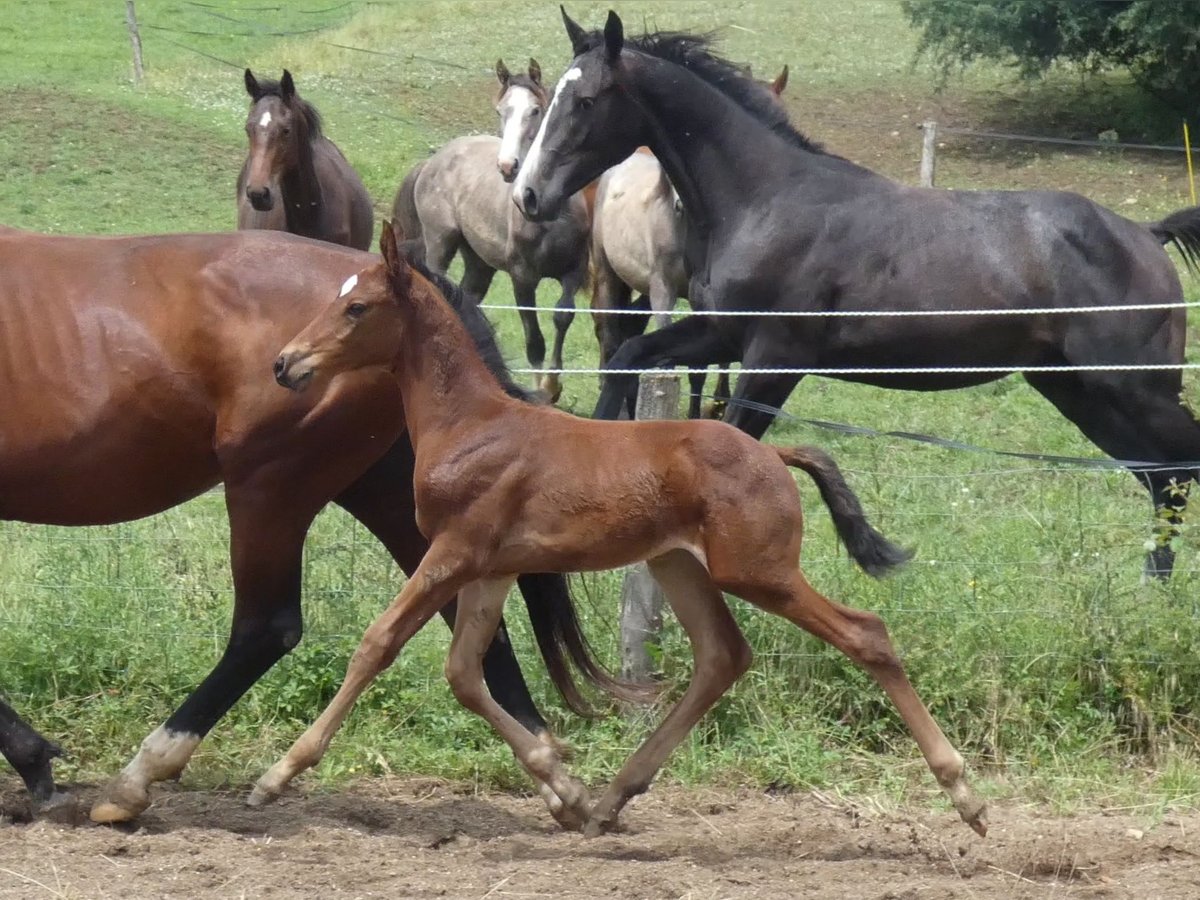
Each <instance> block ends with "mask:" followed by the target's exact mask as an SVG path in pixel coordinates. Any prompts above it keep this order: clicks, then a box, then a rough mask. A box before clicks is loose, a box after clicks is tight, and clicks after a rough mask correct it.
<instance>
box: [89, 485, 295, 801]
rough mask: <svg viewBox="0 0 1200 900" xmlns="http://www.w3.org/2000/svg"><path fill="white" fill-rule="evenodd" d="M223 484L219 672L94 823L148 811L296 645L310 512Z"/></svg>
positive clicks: (108, 793)
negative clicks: (158, 792) (225, 623)
mask: <svg viewBox="0 0 1200 900" xmlns="http://www.w3.org/2000/svg"><path fill="white" fill-rule="evenodd" d="M257 487H258V485H254V486H246V487H243V486H240V485H238V484H237V483H236V482H235V483H233V484H227V485H226V488H225V502H226V506H227V507H228V510H229V528H230V556H231V561H232V565H233V589H234V604H233V623H232V625H231V627H230V635H229V643H228V644H227V645H226V647H225V652H224V654H223V655H222V656H221V659H220V661H219V662H218V663H217V665H216V667H215V668H214V669H213V670H212V672H210V673H209V675H208V677H207V678H205V679H204V681H202V682H201V683H200V686H199V687H197V688H196V690H195V691H193V692H192V694H191V695H190V696H189V697H188V698H187V699H186V700H185V701H184V702H183V705H182V706H180V707H179V709H177V710H176V711H175V712H174V713H173V714H172V715H171V717H170V718H168V719H167V721H166V722H165V723H164V724H163V725H161V726H159V727H158V728H157V729H155V730H154V731H153V732H152V733H151V734H150V736H149V737H147V738H146V739H145V740H144V741H143V742H142V746H141V749H139V750H138V752H137V755H136V756H134V758H133V760H131V761H130V763H129V764H128V765H127V766H126V767H125V768H124V769H123V770H122V771H121V772H120V774H118V775H117V776H116V777H115V778H114V779H113V780H112V781H110V782H109V784H108V785H107V786H106V787H105V788H104V790H103V791H102V792H101V794H100V797H99V799H98V800H97V801H96V803H95V805H94V806H93V807H92V813H91V815H92V819H93V821H96V822H110V823H111V822H124V821H127V820H129V819H132V818H134V817H135V816H137V815H138V814H139V813H140V812H142V811H143V810H144V809H145V808H146V807H147V806H149V805H150V785H151V784H153V783H154V782H156V781H165V780H167V779H170V778H175V777H177V776H178V775H179V774H180V773H181V772H182V771H183V769H184V767H185V766H186V765H187V762H188V760H189V759H190V758H191V756H192V753H193V751H194V750H195V749H196V746H197V745H198V744H199V743H200V740H201V739H202V738H203V737H204V736H205V735H206V734H208V732H209V730H210V729H211V728H212V727H213V725H215V724H216V723H217V721H218V720H219V719H220V718H221V717H222V716H223V715H225V713H226V712H228V711H229V708H230V707H231V706H233V704H234V703H236V702H237V701H238V700H239V699H240V698H241V696H242V695H243V694H245V693H246V691H247V690H249V689H250V687H251V686H252V685H253V684H254V683H255V682H257V681H258V680H259V679H260V678H261V677H262V676H263V675H264V674H265V673H266V672H267V670H269V669H270V668H271V667H272V666H273V665H275V663H276V662H278V661H279V660H280V659H281V658H282V657H283V656H284V655H285V654H287V653H288V652H289V651H290V650H291V649H292V648H293V647H295V646H296V644H298V643H299V642H300V636H301V633H302V631H303V621H302V618H301V612H300V580H301V553H302V549H303V546H304V536H305V534H307V532H308V528H309V525H310V524H311V523H312V519H313V517H314V516H315V515H316V510H315V509H296V508H289V506H287V505H285V503H284V502H283V501H282V499H281V498H280V497H279V496H278V494H277V493H273V494H267V495H265V496H266V497H267V498H268V499H269V500H270V502H266V501H264V499H263V497H264V495H263V494H261V493H259V491H258V490H256V488H257Z"/></svg>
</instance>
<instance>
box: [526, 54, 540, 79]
mask: <svg viewBox="0 0 1200 900" xmlns="http://www.w3.org/2000/svg"><path fill="white" fill-rule="evenodd" d="M529 80H530V81H532V82H533V83H534V84H541V83H542V67H541V66H539V65H538V61H537V60H536V59H534V58H533V57H530V58H529Z"/></svg>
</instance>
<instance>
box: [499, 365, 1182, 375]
mask: <svg viewBox="0 0 1200 900" xmlns="http://www.w3.org/2000/svg"><path fill="white" fill-rule="evenodd" d="M1192 369H1200V363H1145V364H1144V365H1134V364H1125V363H1114V364H1111V365H1095V366H999V365H997V366H927V367H922V366H893V367H890V368H889V367H882V366H881V367H876V368H872V367H862V368H838V367H834V368H829V369H812V368H804V369H788V368H767V369H761V368H742V369H739V368H731V367H729V366H719V365H718V366H714V367H713V368H686V367H683V366H679V367H676V368H675V369H673V370H672V371H675V372H678V373H680V374H685V375H692V374H702V373H707V374H709V375H988V374H995V373H1002V374H1006V375H1014V374H1016V373H1018V372H1033V373H1036V374H1054V373H1063V372H1179V371H1184V372H1186V371H1191V370H1192ZM509 371H510V372H512V373H513V374H514V375H648V374H651V373H653V372H662V371H663V369H661V368H659V369H602V368H582V369H567V368H563V369H550V368H546V369H532V368H524V369H510V370H509Z"/></svg>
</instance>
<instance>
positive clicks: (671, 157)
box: [513, 11, 1200, 577]
mask: <svg viewBox="0 0 1200 900" xmlns="http://www.w3.org/2000/svg"><path fill="white" fill-rule="evenodd" d="M563 18H564V21H565V23H566V26H567V33H568V35H569V37H570V40H571V46H572V52H573V54H574V57H575V58H574V60H573V62H572V63H571V66H570V68H569V70H568V73H567V76H564V78H563V79H562V80H561V81H560V82H559V85H558V88H557V91H556V95H555V97H556V99H555V100H554V101H553V102H552V104H551V107H550V112H549V114H548V115H547V116H546V117H545V118H544V119H543V122H542V126H541V129H540V131H539V132H538V136H537V138H536V139H535V140H534V144H533V147H532V148H531V149H530V152H529V155H528V159H527V162H526V164H525V166H524V167H523V168H522V170H521V173H520V174H519V175H518V176H517V179H516V182H515V183H514V186H513V199H514V200H515V201H516V203H517V204H518V205H519V206H520V207H521V208H522V209H523V211H524V212H525V213H526V214H527V215H528V216H530V217H531V218H533V219H535V220H537V219H542V218H544V217H548V216H553V215H555V214H556V212H557V210H558V209H559V208H560V206H561V205H562V203H563V201H564V199H565V198H566V197H569V196H571V195H572V193H573V192H574V191H576V190H578V189H579V188H580V187H581V186H582V185H585V184H587V183H588V182H589V181H590V180H591V179H593V178H595V177H596V176H597V175H598V174H599V173H600V172H602V171H604V170H605V169H607V168H608V167H610V166H612V165H613V164H615V163H617V162H619V161H620V160H622V159H624V158H625V157H626V156H628V155H629V154H630V153H631V152H633V150H634V149H635V148H636V147H638V146H639V145H641V144H647V145H648V146H649V147H650V149H651V150H653V151H654V155H655V156H656V157H657V158H658V159H659V161H660V162H661V163H662V164H663V166H664V167H665V168H666V170H667V174H668V175H669V176H670V179H671V183H672V184H673V185H674V186H675V188H676V190H677V191H678V192H679V195H680V197H681V198H682V200H683V205H684V211H685V214H686V216H687V220H688V238H687V241H688V242H687V263H688V267H689V270H690V272H691V281H690V285H689V287H690V296H691V299H692V302H693V304H694V305H697V306H700V307H701V308H704V309H712V310H715V311H755V312H758V311H761V312H763V313H764V315H762V316H755V317H735V318H731V317H723V318H722V317H705V316H692V317H689V318H686V319H684V320H682V321H679V322H676V323H674V324H672V325H670V326H669V327H667V328H664V329H662V330H660V331H656V332H653V333H651V334H647V335H644V336H642V337H638V338H635V339H633V340H630V341H627V342H626V343H625V344H624V345H623V346H622V347H621V349H620V350H619V351H618V352H617V353H616V354H615V355H614V356H613V358H612V359H611V360H610V363H609V365H610V366H611V367H612V368H614V369H641V368H646V367H655V366H671V365H685V366H693V367H694V366H707V365H709V364H710V363H724V364H728V363H732V362H735V361H740V362H741V363H742V365H743V366H744V367H746V368H747V369H817V370H822V369H827V370H842V371H836V372H831V373H830V374H831V376H832V377H836V378H843V379H847V380H852V381H859V382H863V383H867V384H874V385H879V386H882V387H891V388H900V389H905V390H922V391H931V390H945V389H948V388H956V387H965V386H967V385H973V384H981V383H984V382H987V381H991V380H994V379H996V378H1000V377H1002V376H1003V375H1005V374H1007V373H1006V371H1005V370H1006V369H1009V368H1012V367H1019V368H1027V367H1047V368H1051V369H1054V368H1060V367H1079V368H1075V369H1070V370H1067V369H1065V368H1064V371H1048V372H1047V371H1029V372H1026V373H1025V378H1026V380H1027V381H1028V382H1029V383H1030V384H1031V385H1032V386H1033V387H1034V388H1035V389H1036V390H1038V391H1039V392H1040V393H1041V394H1042V395H1043V396H1044V397H1046V399H1047V400H1049V401H1050V402H1051V403H1053V404H1054V406H1055V407H1057V408H1058V410H1059V411H1060V412H1061V413H1062V414H1063V415H1064V416H1066V417H1067V418H1068V419H1070V420H1071V421H1072V422H1074V423H1075V425H1076V426H1077V427H1078V428H1079V429H1080V430H1081V431H1082V432H1083V433H1084V435H1086V436H1087V437H1088V438H1089V439H1090V440H1091V441H1092V442H1093V443H1094V444H1096V446H1097V447H1099V448H1100V449H1101V450H1103V451H1104V452H1105V453H1107V454H1109V455H1110V456H1112V457H1114V458H1116V459H1118V460H1123V461H1129V462H1130V463H1131V465H1130V466H1129V467H1130V468H1131V469H1132V470H1133V471H1134V472H1135V474H1136V475H1137V477H1138V479H1139V480H1140V481H1141V482H1142V483H1143V484H1144V485H1145V486H1146V487H1147V488H1148V489H1149V491H1150V493H1151V495H1152V497H1153V500H1154V504H1155V507H1156V510H1157V512H1158V520H1157V521H1158V523H1159V524H1158V525H1157V526H1156V529H1155V547H1154V549H1153V550H1152V551H1151V553H1150V554H1149V557H1148V559H1147V573H1148V574H1153V575H1159V576H1164V577H1165V576H1167V575H1169V574H1170V571H1171V568H1172V566H1173V563H1174V553H1173V551H1172V549H1171V546H1170V544H1171V539H1172V537H1174V535H1175V534H1177V532H1178V524H1179V522H1180V520H1181V516H1182V513H1183V509H1184V505H1185V503H1186V488H1187V486H1188V485H1189V483H1190V482H1192V481H1194V480H1195V479H1196V477H1197V468H1196V466H1197V464H1200V424H1198V423H1197V421H1196V420H1195V418H1194V417H1193V416H1192V414H1191V413H1190V412H1189V411H1188V410H1187V409H1186V408H1185V407H1184V405H1183V404H1182V403H1181V401H1180V389H1181V386H1182V373H1181V371H1180V369H1179V368H1177V367H1178V366H1179V364H1181V363H1182V362H1183V360H1184V341H1185V337H1186V335H1185V330H1186V315H1185V311H1184V309H1182V308H1171V309H1143V310H1138V309H1113V310H1112V311H1102V312H1094V313H1060V314H1056V313H1053V312H1050V313H1047V312H1033V311H1034V310H1044V309H1054V310H1070V309H1075V308H1079V307H1094V306H1099V307H1122V306H1126V305H1139V304H1140V305H1146V304H1180V303H1182V301H1183V293H1182V290H1181V287H1180V283H1179V277H1178V275H1177V273H1176V270H1175V266H1174V264H1173V263H1172V261H1171V259H1170V258H1169V257H1168V256H1167V254H1166V252H1165V251H1164V249H1163V247H1162V244H1163V243H1164V242H1167V241H1173V242H1175V243H1176V245H1177V246H1179V248H1180V249H1181V251H1182V252H1183V255H1184V257H1185V259H1186V260H1188V261H1189V262H1194V261H1195V258H1196V254H1197V253H1198V252H1200V208H1191V209H1185V210H1181V211H1179V212H1177V213H1175V214H1173V215H1171V216H1168V217H1167V218H1166V219H1164V220H1163V221H1161V222H1157V223H1154V224H1152V225H1149V226H1147V225H1143V224H1139V223H1137V222H1132V221H1130V220H1128V219H1125V218H1123V217H1121V216H1119V215H1117V214H1116V213H1114V212H1112V211H1111V210H1108V209H1105V208H1104V207H1101V206H1099V205H1097V204H1096V203H1093V202H1092V201H1090V200H1088V199H1086V198H1084V197H1081V196H1079V195H1077V194H1071V193H1065V192H1061V191H946V190H935V189H927V188H913V187H907V186H905V185H900V184H897V183H895V182H893V181H890V180H889V179H887V178H885V177H883V176H882V175H878V174H876V173H874V172H871V171H869V170H867V169H865V168H863V167H862V166H859V165H856V164H854V163H852V162H850V161H848V160H846V159H842V158H841V157H838V156H834V155H832V154H830V153H826V152H824V151H823V150H822V149H821V147H820V146H819V145H817V144H815V143H813V142H812V141H810V140H809V139H808V138H806V137H805V136H804V135H802V134H800V133H799V132H798V131H796V130H795V129H794V128H793V127H792V126H791V125H790V124H789V123H788V121H787V117H786V116H785V115H784V114H783V112H782V111H781V110H780V109H779V107H778V105H777V104H775V103H773V102H771V101H770V100H769V99H768V98H767V97H766V95H765V92H763V91H761V90H758V89H757V88H755V87H754V86H753V85H751V84H750V83H748V81H747V79H745V78H743V77H741V74H740V71H739V70H738V68H737V67H736V66H733V65H731V64H730V63H728V62H726V61H724V60H723V59H721V58H719V57H717V56H715V55H714V54H713V53H712V52H711V50H710V49H709V47H708V45H707V42H706V40H705V39H704V38H701V37H697V36H695V35H688V34H679V33H656V34H649V35H646V36H645V37H642V38H637V39H626V38H625V35H624V26H623V25H622V23H621V20H620V17H619V16H617V15H616V14H615V13H610V14H609V17H608V22H607V24H606V25H605V28H604V31H603V32H602V33H600V32H586V31H584V30H583V29H582V28H581V27H580V26H579V25H577V24H576V23H575V22H574V21H572V20H571V19H570V17H569V16H567V15H566V12H565V11H564V12H563ZM972 309H980V310H985V311H986V312H983V313H981V314H979V315H969V316H961V315H959V316H938V315H919V316H911V317H907V318H897V317H884V316H874V315H866V316H861V317H841V318H834V317H827V316H825V317H808V318H805V317H793V318H782V317H777V316H772V315H771V313H776V312H785V311H798V312H834V313H844V312H851V311H855V312H857V311H864V312H868V313H874V312H879V313H922V312H930V311H938V310H972ZM1023 310H1029V311H1030V312H1028V313H1022V311H1023ZM1014 312H1015V313H1019V314H1017V315H1012V314H1011V313H1014ZM989 366H995V367H996V368H995V369H989V368H988V367H989ZM1103 366H1133V367H1137V366H1150V367H1152V368H1149V369H1142V370H1133V371H1116V370H1097V369H1095V368H1091V370H1086V369H1088V368H1089V367H1103ZM929 367H951V368H966V369H968V370H969V371H966V372H957V373H940V372H939V373H920V372H916V373H884V374H876V373H872V372H861V373H855V372H854V371H850V372H846V371H844V370H846V369H849V370H860V369H874V368H882V369H897V368H899V369H912V368H916V369H921V368H929ZM1153 367H1161V368H1153ZM800 378H801V375H798V374H787V373H775V374H771V373H758V374H750V373H744V374H742V375H740V377H739V378H738V382H737V388H736V390H735V391H734V395H733V399H732V401H731V404H730V406H729V407H728V409H727V411H726V421H728V422H731V423H732V424H734V425H736V426H737V427H739V428H741V429H743V430H744V431H746V432H748V433H749V434H751V435H754V436H755V437H759V436H761V435H762V434H763V432H764V431H766V429H767V427H768V425H769V424H770V423H771V421H772V419H773V417H774V412H772V409H773V408H778V407H781V406H782V405H783V403H784V401H786V400H787V398H788V396H789V395H790V394H791V392H792V390H793V388H794V387H795V386H796V384H797V383H798V382H799V380H800ZM636 389H637V379H636V377H634V376H617V375H611V376H609V377H608V378H607V379H606V384H605V390H604V392H603V393H602V395H601V398H600V402H599V404H598V405H597V408H596V414H597V415H598V416H600V417H603V418H614V417H615V416H616V415H617V414H618V412H619V410H620V408H621V404H622V402H623V401H624V400H625V398H627V397H629V396H632V395H633V394H634V393H635V392H636Z"/></svg>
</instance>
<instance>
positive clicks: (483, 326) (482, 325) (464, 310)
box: [401, 242, 533, 401]
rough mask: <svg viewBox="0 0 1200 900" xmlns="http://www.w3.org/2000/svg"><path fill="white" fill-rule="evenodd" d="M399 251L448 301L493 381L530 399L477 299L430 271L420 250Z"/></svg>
mask: <svg viewBox="0 0 1200 900" xmlns="http://www.w3.org/2000/svg"><path fill="white" fill-rule="evenodd" d="M405 243H409V242H405ZM401 253H402V254H403V255H404V257H405V259H407V260H408V262H409V265H411V266H412V267H413V268H414V269H416V270H417V271H418V272H419V273H420V274H421V276H422V277H423V278H425V279H426V280H427V281H430V282H431V283H432V284H433V286H434V287H435V288H437V289H438V290H439V291H441V293H442V296H443V297H445V298H446V302H447V303H449V304H450V308H451V309H453V310H454V312H455V313H456V314H457V315H458V317H459V319H461V320H462V323H463V325H464V326H466V329H467V334H469V335H470V336H471V342H472V343H473V344H474V345H475V349H476V350H477V351H478V352H479V356H480V357H481V358H482V359H483V362H484V365H486V366H487V367H488V369H489V370H490V371H491V373H492V374H493V375H495V376H496V380H497V381H498V382H500V387H502V388H503V389H504V392H505V393H506V394H508V395H509V396H510V397H516V398H517V399H518V400H526V401H532V400H533V394H532V393H530V392H529V391H527V390H525V388H523V387H521V386H520V385H518V384H517V383H516V382H515V381H513V377H512V373H511V372H509V371H508V364H507V363H506V362H505V361H504V357H503V356H502V355H501V353H500V345H499V344H498V343H496V329H495V328H494V327H492V323H491V322H490V321H489V320H488V317H487V316H485V315H484V314H483V310H481V309H480V308H479V299H478V298H477V297H472V296H471V295H470V294H468V293H467V292H466V291H464V290H463V289H462V287H460V286H459V285H458V284H456V283H455V282H453V281H451V280H450V279H449V278H447V277H446V276H445V275H443V274H441V273H440V272H434V271H433V270H432V269H430V268H429V267H428V266H426V265H425V261H424V260H423V259H422V258H421V254H420V253H414V252H411V250H410V248H407V247H404V246H403V245H402V249H401Z"/></svg>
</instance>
